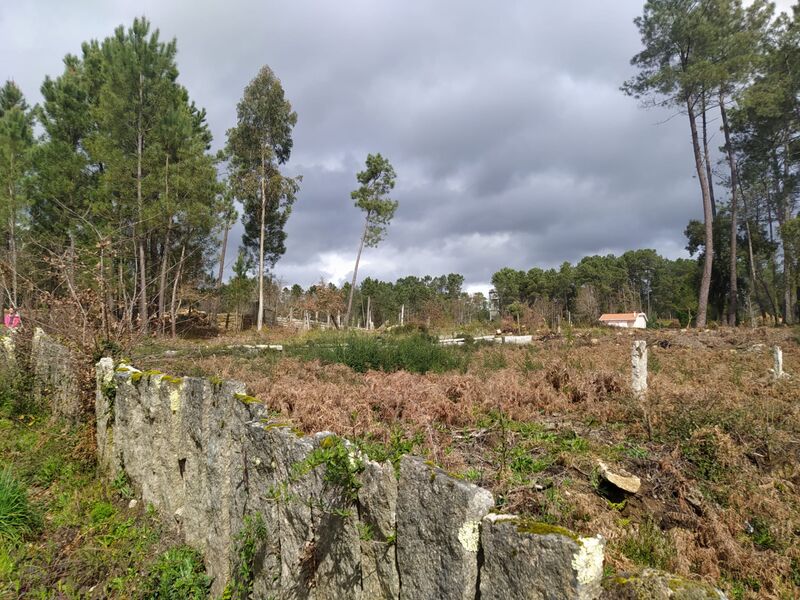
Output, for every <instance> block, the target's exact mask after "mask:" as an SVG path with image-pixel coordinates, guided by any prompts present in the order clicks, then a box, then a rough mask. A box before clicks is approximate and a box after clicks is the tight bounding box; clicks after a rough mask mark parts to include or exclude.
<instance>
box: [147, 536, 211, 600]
mask: <svg viewBox="0 0 800 600" xmlns="http://www.w3.org/2000/svg"><path fill="white" fill-rule="evenodd" d="M210 589H211V577H209V576H208V575H206V570H205V567H204V566H203V559H202V557H201V556H200V553H199V552H197V551H196V550H194V549H192V548H189V547H187V546H181V547H179V548H173V549H172V550H167V551H166V552H164V554H162V555H161V556H160V557H159V558H158V560H157V561H156V562H155V564H154V565H153V566H152V568H151V569H150V574H149V576H148V578H147V585H146V588H145V592H144V594H143V596H144V598H147V599H156V598H168V599H169V600H183V599H187V600H188V599H192V600H200V599H202V598H207V597H208V593H209V590H210Z"/></svg>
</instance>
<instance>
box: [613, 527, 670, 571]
mask: <svg viewBox="0 0 800 600" xmlns="http://www.w3.org/2000/svg"><path fill="white" fill-rule="evenodd" d="M619 549H620V551H621V552H622V554H624V555H625V556H627V557H628V558H629V559H631V560H632V561H633V562H635V563H636V564H637V565H642V566H645V567H652V568H654V569H661V570H663V571H666V570H669V568H670V565H671V563H672V559H673V558H674V557H675V546H674V545H673V544H672V542H671V540H670V539H669V538H668V537H667V536H666V535H665V534H664V533H663V532H662V531H661V529H660V528H659V527H658V525H656V523H654V522H653V521H652V520H649V519H648V520H647V521H645V522H644V523H642V524H641V525H639V527H637V528H636V530H635V531H633V532H632V533H630V534H629V535H628V536H626V537H625V538H624V539H623V540H622V541H621V542H620V548H619Z"/></svg>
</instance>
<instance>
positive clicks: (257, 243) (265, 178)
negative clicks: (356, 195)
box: [227, 66, 300, 331]
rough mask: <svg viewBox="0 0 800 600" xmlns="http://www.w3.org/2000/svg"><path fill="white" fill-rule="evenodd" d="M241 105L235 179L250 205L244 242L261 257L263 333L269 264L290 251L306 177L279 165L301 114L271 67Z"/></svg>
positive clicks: (235, 131) (234, 132) (231, 140)
mask: <svg viewBox="0 0 800 600" xmlns="http://www.w3.org/2000/svg"><path fill="white" fill-rule="evenodd" d="M236 108H237V123H236V127H234V128H232V129H230V130H228V145H227V153H228V156H229V157H230V163H231V176H230V180H231V185H232V186H233V189H234V191H235V195H236V196H237V198H238V199H239V200H240V201H241V202H242V205H243V208H244V211H243V220H244V226H245V232H244V236H243V246H244V247H245V248H246V249H247V250H248V251H249V252H250V253H251V254H253V255H255V256H256V257H257V258H258V317H257V329H258V330H259V331H261V329H262V327H263V323H264V271H265V266H266V265H270V266H274V265H275V262H276V261H277V260H278V259H279V258H280V257H281V256H282V255H283V254H284V253H285V252H286V245H285V240H286V233H285V230H284V229H285V226H286V222H287V220H288V218H289V215H290V213H291V209H292V205H293V204H294V201H295V199H296V197H297V192H298V190H299V184H300V177H294V178H292V177H285V176H283V175H282V174H281V172H280V171H279V169H278V165H281V164H284V163H285V162H286V161H287V160H289V157H290V155H291V152H292V145H293V141H292V129H293V128H294V126H295V124H296V123H297V113H296V112H294V111H293V110H292V105H291V104H290V102H289V101H288V100H287V99H286V98H285V96H284V90H283V86H282V85H281V82H280V79H278V77H277V76H276V75H275V73H273V72H272V69H270V68H269V67H268V66H264V67H262V68H261V70H260V71H259V72H258V74H257V75H256V76H255V78H254V79H253V80H252V81H251V82H250V83H249V84H248V85H247V87H245V89H244V94H243V96H242V99H241V100H240V101H239V104H238V105H237V107H236Z"/></svg>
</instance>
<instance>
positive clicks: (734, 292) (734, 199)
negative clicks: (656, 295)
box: [719, 91, 739, 327]
mask: <svg viewBox="0 0 800 600" xmlns="http://www.w3.org/2000/svg"><path fill="white" fill-rule="evenodd" d="M719 112H720V114H721V115H722V130H723V132H724V133H725V152H726V153H727V155H728V166H729V167H730V170H731V258H730V260H731V262H730V280H731V283H730V297H729V299H728V325H730V326H731V327H736V309H737V302H738V291H739V290H738V281H737V279H738V271H737V268H736V264H737V260H736V258H737V245H738V239H737V236H738V232H739V226H738V222H737V220H736V218H737V215H736V211H737V208H738V204H739V198H738V195H739V187H738V185H737V181H738V178H739V177H738V173H737V168H736V158H735V157H734V156H733V146H732V145H731V131H730V127H729V126H728V111H726V110H725V97H724V96H723V94H722V91H720V93H719Z"/></svg>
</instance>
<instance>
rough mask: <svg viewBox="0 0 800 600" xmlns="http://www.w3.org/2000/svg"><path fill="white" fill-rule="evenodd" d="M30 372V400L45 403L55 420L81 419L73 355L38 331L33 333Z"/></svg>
mask: <svg viewBox="0 0 800 600" xmlns="http://www.w3.org/2000/svg"><path fill="white" fill-rule="evenodd" d="M30 368H31V369H32V371H33V396H34V398H35V399H36V401H37V402H42V403H47V405H48V407H49V408H50V412H51V413H52V414H54V415H56V416H59V417H62V418H65V419H68V420H72V421H75V420H77V419H79V418H80V417H81V389H80V386H79V384H78V367H77V362H76V360H75V357H74V355H73V354H72V352H71V351H70V350H69V348H67V347H66V346H64V345H63V344H61V343H60V342H58V341H56V340H55V339H53V338H52V337H50V336H49V335H47V334H46V333H45V332H44V331H42V330H41V329H40V328H38V327H37V328H36V330H35V331H34V333H33V341H32V343H31V356H30Z"/></svg>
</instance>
